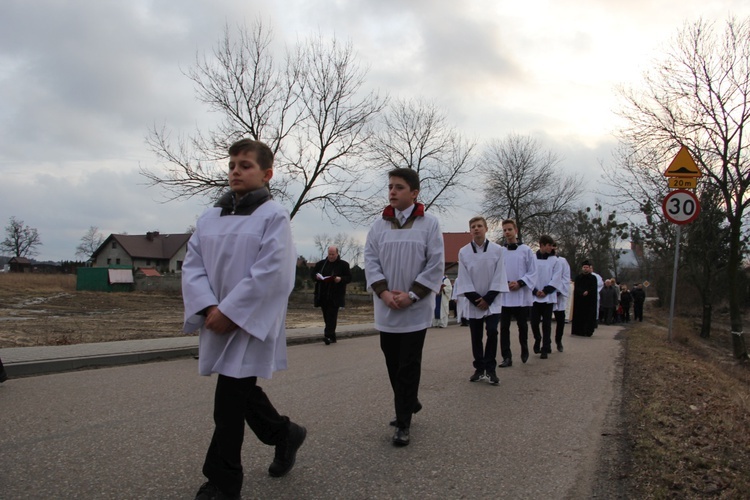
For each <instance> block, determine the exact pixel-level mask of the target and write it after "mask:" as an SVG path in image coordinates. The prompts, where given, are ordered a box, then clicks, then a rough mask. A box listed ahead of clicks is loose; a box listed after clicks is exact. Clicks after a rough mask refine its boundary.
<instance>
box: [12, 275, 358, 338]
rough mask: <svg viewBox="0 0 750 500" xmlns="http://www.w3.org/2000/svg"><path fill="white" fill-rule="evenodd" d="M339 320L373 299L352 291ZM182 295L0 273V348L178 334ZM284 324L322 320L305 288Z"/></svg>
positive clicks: (354, 319) (349, 319)
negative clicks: (86, 288) (88, 287)
mask: <svg viewBox="0 0 750 500" xmlns="http://www.w3.org/2000/svg"><path fill="white" fill-rule="evenodd" d="M350 303H351V305H350V306H349V307H347V308H345V309H342V310H341V312H340V313H339V324H342V325H346V324H357V323H372V321H373V313H372V302H371V299H369V298H368V297H367V296H364V297H359V298H357V297H353V300H351V301H350ZM182 314H183V306H182V297H181V296H180V295H177V294H160V293H157V292H112V293H107V292H78V291H76V290H75V277H74V276H68V277H64V276H59V275H55V276H44V275H41V276H40V275H21V276H20V277H19V276H12V275H7V274H5V275H0V348H4V347H25V346H41V345H65V344H80V343H89V342H106V341H113V340H133V339H145V338H162V337H177V336H182V335H185V334H184V333H183V332H182ZM286 325H287V328H300V327H308V326H320V327H322V326H323V316H322V314H321V312H320V309H316V308H314V307H313V306H312V297H311V296H310V295H309V294H306V293H300V294H294V295H293V296H292V298H291V299H290V303H289V311H288V314H287V318H286Z"/></svg>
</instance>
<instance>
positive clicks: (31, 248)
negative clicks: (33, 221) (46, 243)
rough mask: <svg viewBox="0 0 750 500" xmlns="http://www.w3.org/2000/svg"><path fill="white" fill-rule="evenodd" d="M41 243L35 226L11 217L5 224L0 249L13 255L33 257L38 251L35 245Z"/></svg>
mask: <svg viewBox="0 0 750 500" xmlns="http://www.w3.org/2000/svg"><path fill="white" fill-rule="evenodd" d="M41 244H42V240H41V238H40V237H39V232H38V231H37V230H36V228H33V227H29V226H27V225H26V224H24V222H23V221H22V220H20V219H17V218H16V217H11V218H10V221H9V222H8V225H7V226H5V239H4V240H3V241H2V243H0V251H3V252H7V253H9V254H10V255H12V256H14V257H33V256H35V255H37V254H38V253H39V252H38V251H37V247H38V246H40V245H41Z"/></svg>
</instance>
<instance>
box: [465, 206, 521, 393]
mask: <svg viewBox="0 0 750 500" xmlns="http://www.w3.org/2000/svg"><path fill="white" fill-rule="evenodd" d="M469 231H470V232H471V235H472V238H473V240H472V241H470V242H469V244H468V245H465V246H463V247H462V248H461V250H459V251H458V278H456V282H457V283H458V292H457V294H458V295H459V296H463V297H466V299H468V300H467V302H468V304H469V306H468V317H469V329H470V331H471V351H472V354H473V356H474V374H473V375H472V376H471V377H469V381H470V382H476V381H477V380H479V379H480V378H482V377H487V380H488V381H489V382H490V384H493V385H496V384H497V383H499V382H500V379H498V377H497V373H496V372H495V367H496V366H497V326H498V323H499V322H500V310H501V305H500V304H501V300H500V297H498V295H499V294H502V293H503V292H508V291H509V289H508V278H507V277H506V276H505V264H504V261H503V248H502V247H501V246H500V245H498V244H497V243H493V242H491V241H490V240H488V239H487V238H486V235H487V221H486V220H485V219H484V217H473V218H472V219H471V220H470V221H469ZM485 327H486V329H487V343H486V344H485V343H484V342H483V337H484V331H483V330H484V328H485Z"/></svg>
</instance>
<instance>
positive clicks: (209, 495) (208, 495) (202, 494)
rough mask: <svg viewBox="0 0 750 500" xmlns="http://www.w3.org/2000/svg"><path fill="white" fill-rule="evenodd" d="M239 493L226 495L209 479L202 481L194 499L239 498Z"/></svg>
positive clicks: (235, 499)
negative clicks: (205, 481)
mask: <svg viewBox="0 0 750 500" xmlns="http://www.w3.org/2000/svg"><path fill="white" fill-rule="evenodd" d="M239 499H240V494H239V493H238V494H236V495H227V494H225V493H222V491H221V490H220V489H219V488H218V487H217V486H216V485H215V484H213V483H212V482H211V481H208V482H207V483H203V484H202V485H201V487H200V488H199V489H198V493H197V494H196V495H195V500H239Z"/></svg>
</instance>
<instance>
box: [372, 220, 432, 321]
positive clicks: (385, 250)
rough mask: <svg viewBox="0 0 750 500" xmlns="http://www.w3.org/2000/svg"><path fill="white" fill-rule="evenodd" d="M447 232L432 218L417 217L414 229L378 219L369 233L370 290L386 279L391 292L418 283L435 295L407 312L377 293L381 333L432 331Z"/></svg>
mask: <svg viewBox="0 0 750 500" xmlns="http://www.w3.org/2000/svg"><path fill="white" fill-rule="evenodd" d="M444 266H445V262H444V248H443V233H442V232H441V231H440V224H439V223H438V220H437V219H436V218H435V217H434V216H432V215H430V214H424V215H423V216H420V217H416V218H415V219H414V221H413V223H412V225H411V226H409V225H407V227H405V228H401V229H399V228H396V227H394V225H393V224H392V223H391V222H390V221H388V220H385V219H378V220H376V221H375V223H374V224H373V225H372V227H371V228H370V231H369V232H368V233H367V242H366V243H365V276H366V278H367V287H368V289H370V290H371V289H372V288H371V286H372V284H373V283H377V282H379V281H382V280H386V281H387V283H388V289H389V290H400V291H402V292H408V291H409V290H410V289H411V287H412V284H413V283H414V282H417V283H419V284H420V285H422V286H423V287H425V288H429V289H430V290H432V292H433V293H431V294H429V295H428V296H427V297H424V298H422V299H420V300H418V301H417V302H415V303H414V304H412V305H410V306H409V307H407V308H404V309H391V308H389V307H388V306H387V305H385V302H383V301H382V300H380V298H379V297H377V295H374V294H373V297H374V298H373V302H374V308H375V328H377V329H378V330H379V331H381V332H388V333H408V332H416V331H420V330H424V329H426V328H429V327H430V325H432V317H433V315H434V311H435V295H434V294H435V293H438V292H439V291H440V285H441V283H442V282H443V272H444V271H443V270H444Z"/></svg>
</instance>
